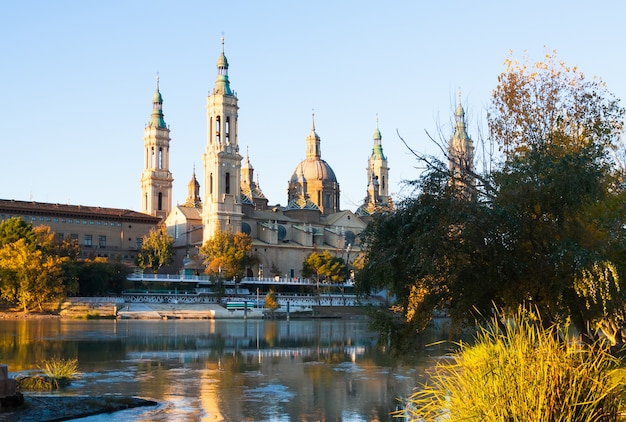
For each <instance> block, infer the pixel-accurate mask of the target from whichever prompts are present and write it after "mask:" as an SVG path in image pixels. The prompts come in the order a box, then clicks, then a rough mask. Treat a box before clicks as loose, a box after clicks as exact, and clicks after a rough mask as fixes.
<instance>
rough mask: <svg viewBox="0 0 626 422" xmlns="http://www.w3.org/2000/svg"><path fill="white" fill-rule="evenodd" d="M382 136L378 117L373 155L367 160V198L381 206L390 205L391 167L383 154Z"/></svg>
mask: <svg viewBox="0 0 626 422" xmlns="http://www.w3.org/2000/svg"><path fill="white" fill-rule="evenodd" d="M382 139H383V137H382V135H381V134H380V130H379V129H378V116H376V130H375V131H374V146H373V148H372V155H370V158H369V159H368V160H367V180H368V184H369V185H368V187H367V196H368V201H369V202H371V203H373V204H375V205H377V206H380V205H382V204H388V203H389V167H388V166H387V157H385V154H384V153H383V145H382Z"/></svg>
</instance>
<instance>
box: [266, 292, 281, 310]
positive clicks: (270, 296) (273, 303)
mask: <svg viewBox="0 0 626 422" xmlns="http://www.w3.org/2000/svg"><path fill="white" fill-rule="evenodd" d="M265 307H266V308H267V309H269V310H270V312H271V313H272V315H274V311H275V310H276V309H278V308H280V304H279V303H278V300H277V299H276V292H275V291H274V290H273V289H270V291H269V292H267V294H266V295H265Z"/></svg>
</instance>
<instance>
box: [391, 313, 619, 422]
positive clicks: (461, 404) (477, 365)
mask: <svg viewBox="0 0 626 422" xmlns="http://www.w3.org/2000/svg"><path fill="white" fill-rule="evenodd" d="M567 328H568V327H563V326H561V327H559V326H552V327H549V328H544V327H543V326H542V321H540V320H537V319H536V318H535V317H534V316H533V315H532V313H529V312H527V311H525V310H520V311H519V312H518V313H517V314H516V315H515V316H514V317H513V318H512V319H508V320H507V319H504V318H503V315H497V316H496V317H494V318H493V320H492V321H491V323H490V324H489V325H488V326H487V327H485V328H481V329H480V330H479V332H478V334H477V336H476V341H475V343H474V344H473V345H468V344H463V343H460V344H459V350H458V351H457V352H456V353H455V354H453V355H452V356H451V359H450V360H445V359H444V360H442V361H440V362H439V363H437V365H436V366H435V367H434V368H433V370H432V371H431V373H430V374H429V375H430V380H429V381H428V382H427V383H426V384H424V385H423V386H422V388H421V389H419V390H418V391H416V392H415V393H413V394H412V395H411V396H410V397H409V398H408V400H407V401H406V403H405V406H404V408H403V410H401V411H399V412H397V413H396V416H401V417H405V418H407V419H409V420H419V421H422V420H423V421H439V420H445V421H446V422H454V421H460V420H463V421H544V422H549V421H572V422H573V421H576V422H581V421H614V420H617V419H618V414H619V407H620V400H621V397H622V396H623V394H624V392H625V388H624V385H623V384H622V383H621V382H620V377H619V376H617V375H616V371H617V370H618V366H619V363H620V361H619V360H618V359H617V358H615V357H614V356H612V355H611V354H610V353H609V350H608V346H605V345H604V344H602V343H595V344H593V345H583V344H581V343H579V342H568V341H566V340H565V339H567V334H566V333H567Z"/></svg>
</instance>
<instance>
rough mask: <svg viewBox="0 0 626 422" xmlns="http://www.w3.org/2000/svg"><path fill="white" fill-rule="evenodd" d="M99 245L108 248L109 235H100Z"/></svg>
mask: <svg viewBox="0 0 626 422" xmlns="http://www.w3.org/2000/svg"><path fill="white" fill-rule="evenodd" d="M98 246H100V247H101V248H106V247H107V237H106V236H104V235H100V236H98Z"/></svg>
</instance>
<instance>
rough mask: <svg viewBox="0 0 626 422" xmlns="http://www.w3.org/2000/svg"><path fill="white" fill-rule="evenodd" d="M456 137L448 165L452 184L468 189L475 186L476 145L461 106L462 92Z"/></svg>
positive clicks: (452, 139) (451, 141)
mask: <svg viewBox="0 0 626 422" xmlns="http://www.w3.org/2000/svg"><path fill="white" fill-rule="evenodd" d="M454 118H455V128H454V135H452V137H451V138H450V141H449V143H448V165H449V167H450V172H451V175H452V180H451V183H452V184H453V185H458V186H461V187H463V189H464V190H465V191H466V193H469V192H467V188H468V187H470V186H472V185H473V184H474V179H473V174H474V143H473V142H472V139H471V138H470V137H469V135H468V134H467V127H466V124H465V111H464V110H463V106H462V105H461V92H459V102H458V103H457V105H456V112H455V115H454Z"/></svg>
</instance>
